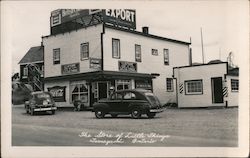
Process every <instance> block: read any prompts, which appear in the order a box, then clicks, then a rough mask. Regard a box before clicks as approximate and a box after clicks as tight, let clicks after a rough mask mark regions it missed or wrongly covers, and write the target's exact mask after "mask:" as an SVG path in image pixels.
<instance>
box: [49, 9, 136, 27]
mask: <svg viewBox="0 0 250 158" xmlns="http://www.w3.org/2000/svg"><path fill="white" fill-rule="evenodd" d="M94 14H101V15H102V17H103V22H105V23H109V24H112V25H115V26H121V27H127V28H131V29H136V12H135V10H131V9H103V10H101V9H57V10H54V11H52V12H51V17H50V20H51V21H50V24H51V27H54V26H57V25H60V24H62V23H65V22H69V21H72V20H75V19H77V18H84V17H87V16H92V15H94Z"/></svg>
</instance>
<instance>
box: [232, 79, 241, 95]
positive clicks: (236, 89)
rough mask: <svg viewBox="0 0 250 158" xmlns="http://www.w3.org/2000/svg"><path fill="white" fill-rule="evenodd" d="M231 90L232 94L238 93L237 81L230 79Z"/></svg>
mask: <svg viewBox="0 0 250 158" xmlns="http://www.w3.org/2000/svg"><path fill="white" fill-rule="evenodd" d="M231 90H232V92H238V91H239V80H237V79H231Z"/></svg>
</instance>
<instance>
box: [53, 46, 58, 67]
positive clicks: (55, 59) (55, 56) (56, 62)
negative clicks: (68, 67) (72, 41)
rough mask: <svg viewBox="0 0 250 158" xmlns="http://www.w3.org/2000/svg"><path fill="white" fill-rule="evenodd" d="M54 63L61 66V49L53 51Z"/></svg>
mask: <svg viewBox="0 0 250 158" xmlns="http://www.w3.org/2000/svg"><path fill="white" fill-rule="evenodd" d="M53 63H54V64H60V48H57V49H53Z"/></svg>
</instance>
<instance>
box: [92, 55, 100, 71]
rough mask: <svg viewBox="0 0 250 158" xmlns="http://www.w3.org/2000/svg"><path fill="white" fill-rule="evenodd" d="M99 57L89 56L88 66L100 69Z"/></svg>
mask: <svg viewBox="0 0 250 158" xmlns="http://www.w3.org/2000/svg"><path fill="white" fill-rule="evenodd" d="M101 62H102V61H101V59H97V58H90V60H89V67H90V68H93V69H98V70H101V67H102V65H101Z"/></svg>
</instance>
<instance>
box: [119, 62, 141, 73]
mask: <svg viewBox="0 0 250 158" xmlns="http://www.w3.org/2000/svg"><path fill="white" fill-rule="evenodd" d="M118 68H119V71H124V72H137V63H134V62H127V61H119V62H118Z"/></svg>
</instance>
